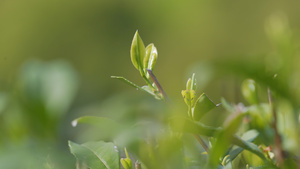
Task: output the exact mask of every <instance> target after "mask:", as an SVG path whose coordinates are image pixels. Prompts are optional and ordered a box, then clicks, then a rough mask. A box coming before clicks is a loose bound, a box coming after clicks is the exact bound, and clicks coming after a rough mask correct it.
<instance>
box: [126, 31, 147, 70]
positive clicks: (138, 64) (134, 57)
mask: <svg viewBox="0 0 300 169" xmlns="http://www.w3.org/2000/svg"><path fill="white" fill-rule="evenodd" d="M145 54H146V52H145V46H144V43H143V41H142V39H141V37H140V35H139V33H138V31H136V32H135V34H134V37H133V40H132V43H131V50H130V55H131V62H132V64H133V65H134V67H135V68H136V69H137V70H139V71H143V63H142V62H143V59H144V57H145Z"/></svg>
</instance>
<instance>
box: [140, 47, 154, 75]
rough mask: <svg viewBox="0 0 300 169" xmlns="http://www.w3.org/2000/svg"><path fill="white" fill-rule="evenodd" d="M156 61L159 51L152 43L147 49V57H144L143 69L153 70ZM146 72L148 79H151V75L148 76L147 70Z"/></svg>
mask: <svg viewBox="0 0 300 169" xmlns="http://www.w3.org/2000/svg"><path fill="white" fill-rule="evenodd" d="M156 60H157V49H156V47H155V46H154V44H153V43H151V44H149V45H148V46H147V47H146V55H145V57H144V62H143V64H144V65H143V68H144V69H149V70H153V68H154V65H155V63H156ZM144 72H145V74H146V76H147V78H149V77H150V75H149V74H148V72H147V70H144Z"/></svg>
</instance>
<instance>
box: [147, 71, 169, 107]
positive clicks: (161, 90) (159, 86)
mask: <svg viewBox="0 0 300 169" xmlns="http://www.w3.org/2000/svg"><path fill="white" fill-rule="evenodd" d="M147 72H148V73H149V75H150V77H151V79H152V81H153V82H154V83H155V85H156V86H157V88H158V90H159V92H160V93H161V94H162V95H163V97H164V99H165V100H166V101H167V102H170V101H169V98H168V96H167V94H166V92H165V91H164V89H163V88H162V86H161V85H160V84H159V82H158V80H157V78H156V77H155V75H154V74H153V73H152V70H150V69H147Z"/></svg>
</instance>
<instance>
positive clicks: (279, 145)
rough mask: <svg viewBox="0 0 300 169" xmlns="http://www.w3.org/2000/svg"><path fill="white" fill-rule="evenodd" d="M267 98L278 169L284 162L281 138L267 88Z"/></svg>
mask: <svg viewBox="0 0 300 169" xmlns="http://www.w3.org/2000/svg"><path fill="white" fill-rule="evenodd" d="M268 97H269V104H270V106H271V109H272V114H273V117H274V120H273V124H272V127H273V129H274V132H275V138H274V142H275V143H274V144H275V147H274V153H275V158H276V161H277V162H278V166H279V167H280V168H282V167H283V166H282V164H283V160H284V152H283V149H282V140H281V137H280V135H279V132H278V128H277V113H276V110H275V108H274V105H273V101H272V95H271V90H270V88H268Z"/></svg>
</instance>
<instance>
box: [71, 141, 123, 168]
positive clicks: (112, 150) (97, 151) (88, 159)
mask: <svg viewBox="0 0 300 169" xmlns="http://www.w3.org/2000/svg"><path fill="white" fill-rule="evenodd" d="M69 148H70V151H71V153H72V154H73V155H74V156H75V157H76V159H77V160H78V161H79V162H80V163H81V164H84V165H86V166H87V167H88V168H92V169H118V168H120V163H119V153H118V150H117V149H116V147H115V145H114V144H113V143H106V142H103V141H100V142H87V143H84V144H81V145H80V144H76V143H73V142H72V141H69Z"/></svg>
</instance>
